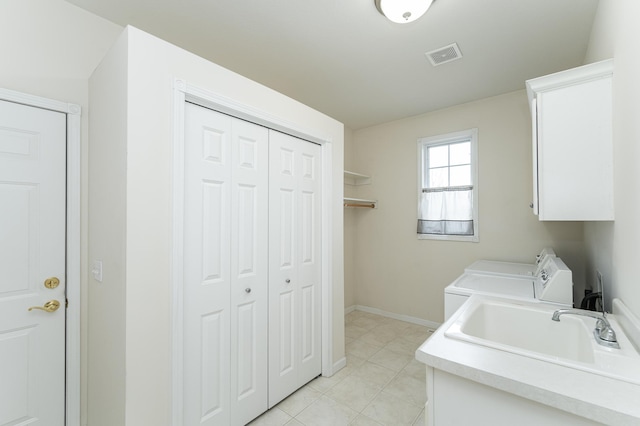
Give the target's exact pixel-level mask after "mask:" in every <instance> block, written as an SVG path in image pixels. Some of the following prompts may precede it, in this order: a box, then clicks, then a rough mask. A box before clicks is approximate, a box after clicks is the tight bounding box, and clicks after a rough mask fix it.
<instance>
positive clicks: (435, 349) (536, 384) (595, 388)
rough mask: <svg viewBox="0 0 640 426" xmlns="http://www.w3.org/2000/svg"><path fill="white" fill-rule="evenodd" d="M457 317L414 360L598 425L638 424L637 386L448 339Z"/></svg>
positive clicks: (639, 388)
mask: <svg viewBox="0 0 640 426" xmlns="http://www.w3.org/2000/svg"><path fill="white" fill-rule="evenodd" d="M487 299H490V298H487ZM462 309H464V307H463V308H461V310H462ZM458 315H459V312H458V313H457V314H456V315H453V316H452V317H451V318H450V319H449V320H448V321H447V322H445V323H444V324H443V325H442V326H441V327H439V328H438V330H437V331H436V332H435V333H434V334H433V335H432V336H431V337H429V339H427V341H426V342H424V343H423V344H422V345H421V346H420V348H418V350H417V351H416V359H417V360H418V361H420V362H423V363H424V364H427V365H429V366H431V367H434V368H436V369H438V370H442V371H446V372H448V373H451V374H455V375H457V376H460V377H463V378H465V379H469V380H473V381H475V382H478V383H481V384H484V385H487V386H491V387H493V388H496V389H500V390H502V391H505V392H509V393H511V394H514V395H518V396H520V397H523V398H526V399H529V400H532V401H536V402H539V403H541V404H544V405H548V406H551V407H555V408H557V409H560V410H563V411H566V412H569V413H572V414H575V415H577V416H582V417H586V418H588V419H591V420H595V421H598V422H601V423H604V424H610V425H616V426H617V425H640V385H638V384H634V383H629V382H625V381H621V380H616V379H614V378H609V377H605V376H601V375H598V374H594V373H589V372H585V371H581V370H577V369H573V368H570V367H565V366H562V365H558V364H554V363H551V362H547V361H542V360H538V359H534V358H529V357H527V356H522V355H518V354H514V353H510V352H505V351H502V350H499V349H495V348H490V347H486V346H482V345H477V344H474V343H470V342H465V341H461V340H456V339H452V338H448V337H446V336H445V335H444V332H445V331H446V330H447V329H448V328H449V326H450V325H451V324H452V323H453V322H454V321H455V320H456V319H457V317H458Z"/></svg>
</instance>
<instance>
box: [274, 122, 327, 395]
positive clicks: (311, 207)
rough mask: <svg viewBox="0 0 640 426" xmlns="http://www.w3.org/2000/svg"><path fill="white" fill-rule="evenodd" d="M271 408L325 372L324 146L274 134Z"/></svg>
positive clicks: (277, 133)
mask: <svg viewBox="0 0 640 426" xmlns="http://www.w3.org/2000/svg"><path fill="white" fill-rule="evenodd" d="M269 150H270V155H269V158H270V178H269V181H270V184H269V185H270V208H269V217H270V223H269V228H270V229H269V231H270V237H269V245H270V250H269V254H270V260H269V264H270V271H269V278H270V281H269V330H270V334H269V406H270V407H272V406H274V405H275V404H277V403H278V402H279V401H280V400H282V399H283V398H284V397H286V396H287V395H289V394H290V393H292V392H294V391H295V390H296V389H298V388H299V387H301V386H303V385H304V384H305V383H307V382H309V381H310V380H312V379H313V378H314V377H316V376H317V375H319V374H320V371H321V358H320V356H321V355H320V352H321V351H320V341H321V340H320V338H321V336H320V327H321V324H320V300H321V299H320V279H321V277H320V273H321V269H320V259H319V255H320V253H321V241H320V239H319V236H320V225H321V222H320V219H321V218H320V207H321V205H320V198H319V197H320V189H321V187H320V184H321V176H320V170H321V167H320V166H321V163H320V161H321V157H320V154H321V148H320V146H319V145H315V144H313V143H310V142H307V141H303V140H301V139H298V138H295V137H292V136H289V135H285V134H282V133H279V132H276V131H271V132H270V137H269Z"/></svg>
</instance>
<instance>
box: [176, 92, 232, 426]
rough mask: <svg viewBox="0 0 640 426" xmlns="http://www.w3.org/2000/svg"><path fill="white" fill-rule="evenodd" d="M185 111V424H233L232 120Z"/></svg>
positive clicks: (194, 108)
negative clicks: (231, 390)
mask: <svg viewBox="0 0 640 426" xmlns="http://www.w3.org/2000/svg"><path fill="white" fill-rule="evenodd" d="M210 112H211V111H209V110H206V109H204V108H201V107H197V106H194V105H191V104H187V105H186V109H185V153H184V155H185V188H184V189H185V192H184V194H185V210H184V277H183V278H184V283H183V285H184V305H185V309H184V348H185V350H184V424H188V425H206V426H213V425H223V424H229V421H230V413H229V383H230V375H229V368H228V365H229V362H230V360H229V354H230V352H229V344H230V336H229V330H230V303H229V300H230V282H231V280H230V279H231V273H230V257H229V249H228V247H229V245H230V237H231V234H230V229H231V227H230V225H231V218H230V213H231V167H230V164H231V158H230V154H231V150H230V147H231V146H230V144H231V137H230V133H231V123H230V121H229V120H228V119H227V118H226V117H219V116H216V115H211V114H210Z"/></svg>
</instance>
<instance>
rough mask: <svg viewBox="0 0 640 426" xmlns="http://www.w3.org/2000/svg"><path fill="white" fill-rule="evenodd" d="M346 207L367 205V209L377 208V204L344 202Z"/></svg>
mask: <svg viewBox="0 0 640 426" xmlns="http://www.w3.org/2000/svg"><path fill="white" fill-rule="evenodd" d="M344 206H345V207H365V208H367V209H375V208H376V205H375V204H374V203H370V204H355V203H344Z"/></svg>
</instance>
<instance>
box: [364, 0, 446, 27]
mask: <svg viewBox="0 0 640 426" xmlns="http://www.w3.org/2000/svg"><path fill="white" fill-rule="evenodd" d="M375 2H376V8H378V11H379V12H380V13H382V14H383V15H384V16H386V18H387V19H388V20H390V21H391V22H395V23H397V24H407V23H409V22H413V21H415V20H416V19H418V18H419V17H421V16H422V15H424V14H425V12H426V11H427V9H429V7H430V6H431V3H433V0H375Z"/></svg>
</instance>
